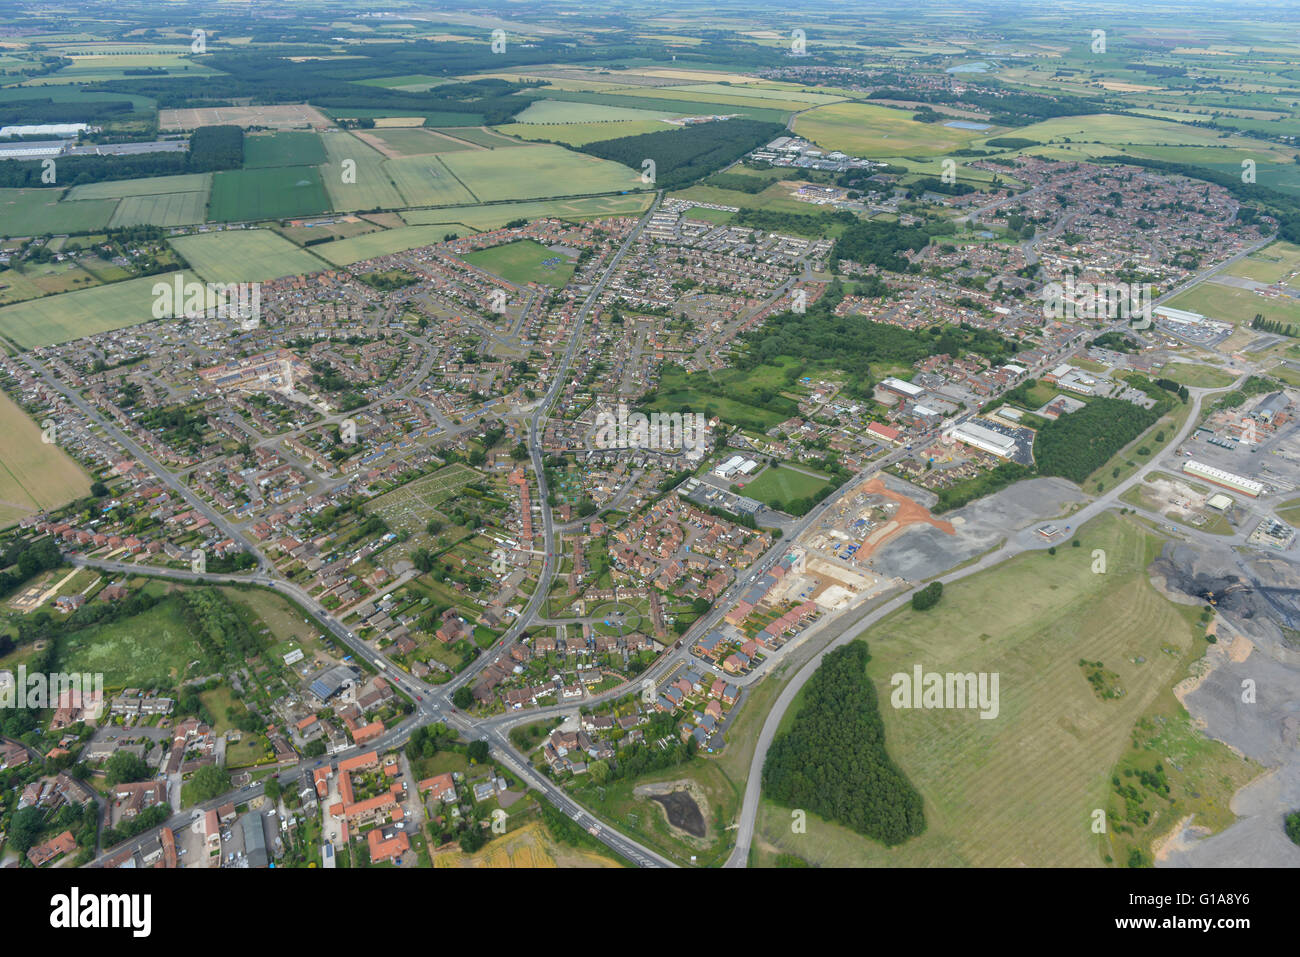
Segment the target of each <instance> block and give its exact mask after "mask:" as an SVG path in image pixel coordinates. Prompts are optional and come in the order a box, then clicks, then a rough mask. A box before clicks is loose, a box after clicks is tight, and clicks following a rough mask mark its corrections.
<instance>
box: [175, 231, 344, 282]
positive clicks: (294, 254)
mask: <svg viewBox="0 0 1300 957" xmlns="http://www.w3.org/2000/svg"><path fill="white" fill-rule="evenodd" d="M171 244H172V248H173V249H175V250H176V252H178V253H180V255H182V256H184V257H185V260H186V261H187V262H188V263H189V264H190V266H191V267H192V268H193V269H194V271H195V272H197V273H198V274H199V276H200V277H202V278H203V279H204V280H205V281H206V282H260V281H263V280H267V279H279V278H280V277H282V276H299V275H302V274H304V273H311V272H319V271H320V270H322V269H327V268H329V266H328V264H327V263H324V262H322V261H321V260H320V259H318V258H317V257H316V256H313V255H312V254H311V253H310V252H308V251H306V250H305V249H299V248H298V247H297V246H295V245H294V244H293V243H291V242H289V240H287V239H285V238H284V237H283V236H280V235H279V234H277V233H274V232H272V231H271V230H269V229H228V230H224V231H222V232H219V233H200V234H198V235H195V236H177V237H175V238H174V239H172V240H171Z"/></svg>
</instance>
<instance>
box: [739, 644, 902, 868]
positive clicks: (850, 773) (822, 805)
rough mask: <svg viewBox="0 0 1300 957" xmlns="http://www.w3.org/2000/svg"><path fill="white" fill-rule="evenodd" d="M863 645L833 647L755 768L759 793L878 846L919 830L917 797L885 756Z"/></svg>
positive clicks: (873, 691) (887, 756)
mask: <svg viewBox="0 0 1300 957" xmlns="http://www.w3.org/2000/svg"><path fill="white" fill-rule="evenodd" d="M870 658H871V656H870V655H869V654H868V652H867V644H866V642H864V641H854V642H851V643H849V644H848V645H845V646H844V647H843V648H837V649H836V650H835V651H832V652H831V653H830V654H828V655H826V657H825V658H823V659H822V664H821V667H820V668H818V669H817V672H816V673H815V674H814V675H813V676H812V678H811V679H810V680H809V682H808V684H807V685H806V686H805V687H804V690H803V705H802V707H800V709H799V712H798V713H797V714H796V715H795V718H794V724H793V726H792V727H791V728H790V730H789V731H788V732H786V733H785V734H782V735H780V736H778V737H777V739H776V740H775V741H773V742H772V748H771V750H770V751H768V754H767V761H766V762H765V763H764V765H763V793H764V794H765V795H766V796H767V797H769V798H771V799H772V800H773V801H775V802H777V803H778V804H781V805H783V806H784V807H791V808H801V809H804V810H807V811H811V812H813V813H814V814H817V815H818V816H820V817H823V818H825V819H827V820H829V821H834V822H835V823H837V824H843V825H844V826H845V827H848V828H852V829H853V830H854V831H857V832H858V833H859V834H865V835H866V836H867V837H870V838H873V839H875V840H877V841H880V842H882V843H884V844H889V845H893V844H901V843H903V842H904V841H906V840H907V839H908V838H910V837H915V836H916V835H918V834H920V833H921V832H922V831H924V830H925V810H924V807H923V805H922V801H921V795H920V793H919V792H918V791H917V790H916V788H915V787H913V786H912V783H911V782H910V781H908V779H907V776H906V775H904V774H903V772H902V771H901V770H899V768H898V766H897V765H896V764H894V762H893V760H891V759H890V757H889V754H888V753H887V752H886V750H885V726H884V722H883V721H882V720H881V717H880V708H879V705H878V702H877V698H876V688H875V686H874V685H873V684H872V683H871V680H870V679H869V678H868V677H867V662H868V661H869V660H870Z"/></svg>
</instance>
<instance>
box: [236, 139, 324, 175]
mask: <svg viewBox="0 0 1300 957" xmlns="http://www.w3.org/2000/svg"><path fill="white" fill-rule="evenodd" d="M323 162H325V147H324V146H323V145H321V141H320V137H319V136H318V135H317V134H315V133H310V132H305V131H298V130H294V131H290V132H285V133H257V134H254V135H252V136H246V137H244V169H260V168H262V167H267V166H315V165H317V164H318V163H323Z"/></svg>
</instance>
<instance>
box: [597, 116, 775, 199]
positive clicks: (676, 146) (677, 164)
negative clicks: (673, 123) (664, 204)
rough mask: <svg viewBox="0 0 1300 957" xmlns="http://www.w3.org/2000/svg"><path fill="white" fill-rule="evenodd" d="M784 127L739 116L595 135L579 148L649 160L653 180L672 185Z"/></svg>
mask: <svg viewBox="0 0 1300 957" xmlns="http://www.w3.org/2000/svg"><path fill="white" fill-rule="evenodd" d="M784 132H785V127H784V126H782V125H781V124H779V123H765V122H761V121H759V120H747V119H743V118H739V119H732V120H723V121H717V122H713V123H701V124H699V125H696V126H685V127H682V128H681V129H674V130H665V131H663V132H661V133H642V134H640V135H639V136H620V137H617V138H616V139H612V140H598V141H596V142H594V143H588V144H586V145H585V146H581V147H579V148H578V149H579V150H580V151H581V152H583V153H588V154H590V155H591V156H599V157H600V158H601V159H607V160H613V161H614V162H616V163H622V164H623V165H624V166H629V167H631V168H632V169H635V170H641V169H642V163H643V162H644V161H645V160H647V159H650V160H654V163H655V185H656V186H658V187H660V188H663V189H675V188H678V187H681V186H685V185H687V184H689V183H692V182H694V181H695V180H697V179H700V178H702V177H704V176H706V175H708V174H709V173H711V172H713V171H714V170H718V169H721V168H723V167H724V166H729V165H730V164H732V163H734V162H735V161H736V160H738V159H740V157H742V156H744V155H745V154H746V153H748V152H749V151H750V150H752V149H754V148H756V147H758V146H761V145H762V144H764V143H766V142H768V141H769V140H772V139H775V138H776V137H778V136H780V135H781V134H782V133H784Z"/></svg>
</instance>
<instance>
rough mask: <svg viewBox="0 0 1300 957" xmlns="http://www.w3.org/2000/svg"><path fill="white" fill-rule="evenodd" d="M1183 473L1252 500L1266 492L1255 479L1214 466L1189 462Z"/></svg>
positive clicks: (1261, 483)
mask: <svg viewBox="0 0 1300 957" xmlns="http://www.w3.org/2000/svg"><path fill="white" fill-rule="evenodd" d="M1183 471H1184V472H1186V473H1187V474H1188V475H1195V476H1196V477H1197V478H1202V479H1205V481H1207V482H1212V483H1214V484H1215V485H1220V486H1222V487H1223V488H1230V489H1232V490H1233V491H1234V492H1240V493H1241V494H1242V495H1249V496H1250V497H1251V498H1258V497H1259V495H1260V494H1261V493H1262V492H1263V491H1264V483H1263V482H1256V481H1255V480H1254V479H1248V478H1245V477H1244V476H1241V475H1236V474H1234V473H1232V472H1227V471H1224V470H1223V469H1219V468H1215V467H1214V466H1213V465H1206V464H1205V463H1204V462H1196V461H1192V460H1190V459H1189V460H1188V461H1186V462H1184V463H1183Z"/></svg>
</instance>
